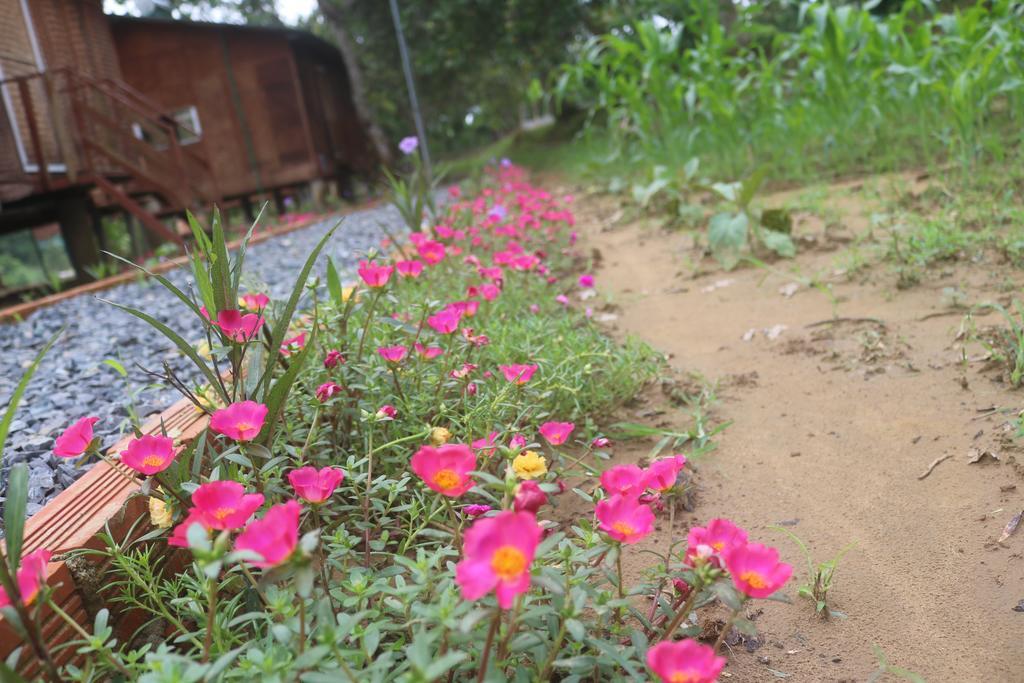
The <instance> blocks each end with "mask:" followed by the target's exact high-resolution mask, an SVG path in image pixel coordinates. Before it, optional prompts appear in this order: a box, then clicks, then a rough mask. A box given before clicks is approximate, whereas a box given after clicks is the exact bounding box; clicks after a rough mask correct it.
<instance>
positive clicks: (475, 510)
mask: <svg viewBox="0 0 1024 683" xmlns="http://www.w3.org/2000/svg"><path fill="white" fill-rule="evenodd" d="M490 511H491V506H490V505H467V506H466V507H464V508H462V512H463V514H465V515H466V516H467V517H469V518H470V519H472V518H474V517H479V516H480V515H486V514H487V513H488V512H490Z"/></svg>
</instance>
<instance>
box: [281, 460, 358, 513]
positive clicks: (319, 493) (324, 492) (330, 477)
mask: <svg viewBox="0 0 1024 683" xmlns="http://www.w3.org/2000/svg"><path fill="white" fill-rule="evenodd" d="M344 480H345V473H344V472H343V471H342V470H341V469H339V468H337V467H325V468H323V469H321V470H318V469H317V468H315V467H300V468H299V469H297V470H292V471H291V472H289V473H288V482H289V483H290V484H291V485H292V488H293V489H295V495H297V496H298V497H299V498H301V499H302V500H304V501H306V502H307V503H312V504H313V505H319V504H320V503H322V502H324V501H325V500H327V499H328V498H330V497H331V494H332V493H334V489H336V488H338V484H340V483H341V482H342V481H344Z"/></svg>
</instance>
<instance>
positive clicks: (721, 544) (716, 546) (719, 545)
mask: <svg viewBox="0 0 1024 683" xmlns="http://www.w3.org/2000/svg"><path fill="white" fill-rule="evenodd" d="M711 547H712V548H714V549H715V550H716V551H718V552H722V548H724V547H725V541H715V542H714V543H712V544H711Z"/></svg>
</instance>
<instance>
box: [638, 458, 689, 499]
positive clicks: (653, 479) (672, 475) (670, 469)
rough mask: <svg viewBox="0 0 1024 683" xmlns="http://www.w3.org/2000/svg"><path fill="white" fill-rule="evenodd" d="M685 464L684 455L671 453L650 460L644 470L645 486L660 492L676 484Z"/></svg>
mask: <svg viewBox="0 0 1024 683" xmlns="http://www.w3.org/2000/svg"><path fill="white" fill-rule="evenodd" d="M684 465H686V456H685V455H671V456H669V457H667V458H659V459H658V460H655V461H654V462H652V463H651V464H650V465H649V466H648V467H647V470H646V471H645V472H644V485H645V488H649V489H654V490H655V491H660V492H662V493H664V492H666V491H668V490H669V489H671V488H672V487H673V486H675V485H676V479H677V478H678V477H679V473H680V472H681V471H682V469H683V466H684Z"/></svg>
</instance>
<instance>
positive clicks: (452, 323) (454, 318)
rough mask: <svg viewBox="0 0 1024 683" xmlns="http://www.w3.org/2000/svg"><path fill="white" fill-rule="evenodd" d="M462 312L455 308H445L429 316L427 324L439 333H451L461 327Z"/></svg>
mask: <svg viewBox="0 0 1024 683" xmlns="http://www.w3.org/2000/svg"><path fill="white" fill-rule="evenodd" d="M461 319H462V314H461V313H459V311H458V310H456V309H454V308H443V309H441V310H440V311H438V312H437V313H435V314H434V315H432V316H430V317H429V318H427V324H428V325H430V327H431V328H433V330H434V331H435V332H437V333H438V334H451V333H452V332H454V331H455V330H457V329H458V327H459V320H461Z"/></svg>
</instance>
